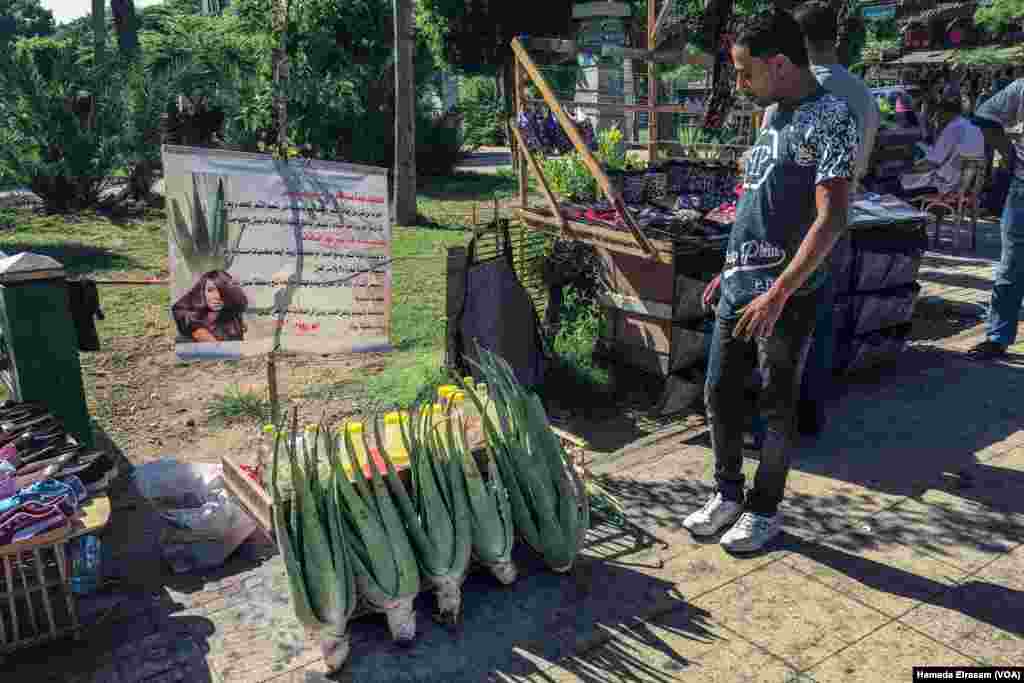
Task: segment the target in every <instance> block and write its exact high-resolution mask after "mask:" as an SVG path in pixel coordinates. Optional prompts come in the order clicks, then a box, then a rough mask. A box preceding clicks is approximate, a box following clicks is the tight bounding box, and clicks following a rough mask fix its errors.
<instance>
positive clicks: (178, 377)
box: [81, 337, 387, 464]
mask: <svg viewBox="0 0 1024 683" xmlns="http://www.w3.org/2000/svg"><path fill="white" fill-rule="evenodd" d="M81 362H82V372H83V377H84V379H85V382H86V385H87V387H88V386H90V385H91V386H92V387H93V391H92V392H91V393H92V394H93V395H94V396H95V397H96V398H95V400H94V401H92V402H91V403H90V405H89V410H90V413H91V414H92V415H93V416H94V418H95V420H96V422H97V423H98V424H99V425H100V427H101V428H102V429H103V431H104V432H106V437H107V438H109V440H110V441H111V442H112V445H113V446H115V447H116V448H117V450H119V451H120V452H121V453H123V454H124V456H125V457H126V458H127V459H128V460H129V461H130V462H132V463H133V464H139V463H144V462H148V461H151V460H155V459H159V458H161V457H173V458H177V459H179V460H182V461H186V462H218V461H219V460H220V457H221V456H222V455H224V454H236V455H240V454H246V453H247V451H249V449H251V448H253V446H254V439H255V438H256V437H257V435H258V426H259V421H258V420H257V419H255V418H252V417H240V418H237V419H234V420H224V419H221V418H219V417H218V416H216V415H214V414H212V413H211V410H210V406H211V402H212V401H213V399H214V398H215V397H216V396H218V395H223V394H225V393H230V392H232V391H235V390H238V391H240V392H244V393H253V394H256V395H259V396H261V397H266V396H267V370H266V360H265V358H263V357H258V358H249V359H243V360H239V361H222V362H202V363H196V362H193V363H185V362H181V361H179V360H178V359H177V357H176V356H175V354H174V351H173V346H172V344H171V343H170V342H168V340H167V339H166V338H157V337H136V338H132V339H115V340H111V341H109V342H108V343H107V344H106V346H105V348H104V349H103V350H102V351H99V352H96V353H89V354H86V353H83V354H82V355H81ZM386 363H387V356H386V355H385V354H345V355H323V356H292V357H279V360H278V362H277V369H278V386H279V392H280V396H281V401H282V405H286V404H287V403H289V402H290V403H293V404H297V405H298V406H299V411H300V412H299V414H300V419H302V420H304V421H315V420H317V419H319V418H320V417H321V416H322V415H324V414H326V416H327V419H328V420H329V421H331V422H334V421H338V420H340V419H342V418H344V417H346V416H349V415H351V414H352V413H353V412H354V406H353V404H352V402H351V401H346V400H337V399H335V400H329V401H328V400H318V399H309V398H304V397H303V393H304V391H305V390H306V389H307V388H308V387H309V386H310V385H313V384H318V383H330V382H339V381H342V380H344V379H346V378H348V377H350V376H352V375H353V374H354V373H373V372H380V370H381V369H382V368H383V367H384V365H385V364H386ZM87 393H89V392H87Z"/></svg>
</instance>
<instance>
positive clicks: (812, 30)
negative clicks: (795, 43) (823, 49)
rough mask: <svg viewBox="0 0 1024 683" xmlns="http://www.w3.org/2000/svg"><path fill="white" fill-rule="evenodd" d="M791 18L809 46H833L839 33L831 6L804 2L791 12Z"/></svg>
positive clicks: (822, 3) (816, 1) (814, 0)
mask: <svg viewBox="0 0 1024 683" xmlns="http://www.w3.org/2000/svg"><path fill="white" fill-rule="evenodd" d="M793 18H794V19H796V23H797V24H799V25H800V30H801V31H803V34H804V38H806V39H807V42H808V43H810V44H811V45H823V46H824V45H834V44H835V42H836V34H837V33H838V32H839V29H838V19H837V18H836V11H835V10H834V9H832V6H831V5H827V4H825V3H824V2H819V1H818V0H811V2H805V3H804V4H802V5H800V6H799V7H797V8H796V9H795V10H793Z"/></svg>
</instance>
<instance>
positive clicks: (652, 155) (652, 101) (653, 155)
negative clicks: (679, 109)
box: [647, 0, 673, 164]
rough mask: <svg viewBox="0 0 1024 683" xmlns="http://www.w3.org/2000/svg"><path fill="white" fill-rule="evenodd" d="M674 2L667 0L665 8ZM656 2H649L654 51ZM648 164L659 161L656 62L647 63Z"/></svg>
mask: <svg viewBox="0 0 1024 683" xmlns="http://www.w3.org/2000/svg"><path fill="white" fill-rule="evenodd" d="M672 1H673V0H665V6H666V7H667V6H668V3H669V2H672ZM656 21H657V19H656V17H655V15H654V2H653V0H647V49H648V50H654V24H655V22H656ZM647 106H648V110H647V163H648V164H653V163H655V162H657V160H658V113H657V111H655V109H654V108H655V107H656V106H658V67H657V65H656V64H655V63H654V62H648V63H647Z"/></svg>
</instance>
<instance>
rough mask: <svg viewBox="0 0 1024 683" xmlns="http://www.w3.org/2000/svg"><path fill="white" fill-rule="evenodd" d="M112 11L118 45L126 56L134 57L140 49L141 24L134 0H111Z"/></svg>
mask: <svg viewBox="0 0 1024 683" xmlns="http://www.w3.org/2000/svg"><path fill="white" fill-rule="evenodd" d="M110 12H111V14H113V16H114V28H115V30H116V31H117V45H118V48H119V49H120V50H121V55H122V56H124V57H129V58H130V57H132V56H134V55H135V54H136V52H138V49H139V25H138V19H137V17H136V15H135V1H134V0H110Z"/></svg>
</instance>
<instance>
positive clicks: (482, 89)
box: [459, 76, 505, 150]
mask: <svg viewBox="0 0 1024 683" xmlns="http://www.w3.org/2000/svg"><path fill="white" fill-rule="evenodd" d="M504 110H505V108H504V106H503V105H502V102H501V99H500V98H499V97H498V85H497V83H496V82H495V80H494V78H492V77H489V76H472V77H469V78H466V79H463V81H462V82H461V83H459V111H461V112H462V127H463V128H462V129H463V144H464V145H465V146H466V147H467V148H468V149H471V150H472V149H476V148H478V147H481V146H483V145H503V144H505V126H504V125H503V124H502V122H503V121H504V118H505V116H504Z"/></svg>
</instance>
